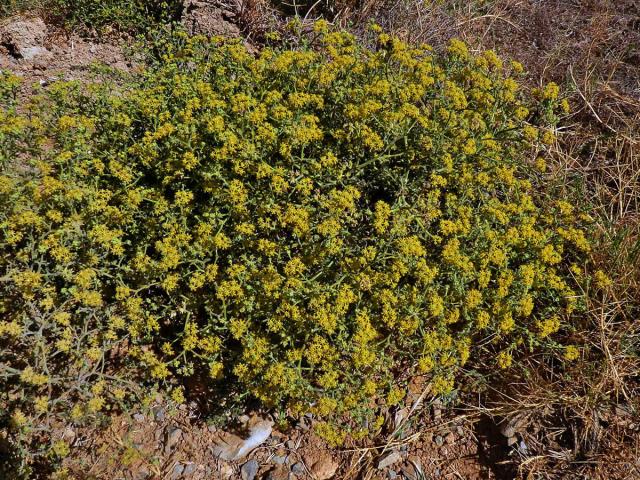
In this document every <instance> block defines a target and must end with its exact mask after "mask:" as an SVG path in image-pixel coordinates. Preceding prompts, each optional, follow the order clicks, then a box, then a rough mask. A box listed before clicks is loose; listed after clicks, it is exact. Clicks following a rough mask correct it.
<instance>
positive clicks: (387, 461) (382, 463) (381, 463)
mask: <svg viewBox="0 0 640 480" xmlns="http://www.w3.org/2000/svg"><path fill="white" fill-rule="evenodd" d="M400 460H402V455H401V454H400V452H390V453H387V454H386V455H384V456H382V458H380V460H378V465H377V466H376V467H377V468H378V470H382V469H383V468H387V467H390V466H391V465H393V464H394V463H397V462H399V461H400Z"/></svg>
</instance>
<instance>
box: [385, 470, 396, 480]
mask: <svg viewBox="0 0 640 480" xmlns="http://www.w3.org/2000/svg"><path fill="white" fill-rule="evenodd" d="M387 476H388V477H389V480H394V479H395V478H398V474H397V473H396V471H395V470H389V471H388V472H387Z"/></svg>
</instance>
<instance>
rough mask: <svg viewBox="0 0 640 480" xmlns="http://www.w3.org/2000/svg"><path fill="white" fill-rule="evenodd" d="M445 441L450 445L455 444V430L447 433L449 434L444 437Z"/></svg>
mask: <svg viewBox="0 0 640 480" xmlns="http://www.w3.org/2000/svg"><path fill="white" fill-rule="evenodd" d="M444 441H445V442H447V444H448V445H453V444H454V443H456V434H455V433H453V432H449V433H447V435H446V436H445V437H444Z"/></svg>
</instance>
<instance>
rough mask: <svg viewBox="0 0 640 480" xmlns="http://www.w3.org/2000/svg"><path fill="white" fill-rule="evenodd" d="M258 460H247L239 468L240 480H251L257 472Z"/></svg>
mask: <svg viewBox="0 0 640 480" xmlns="http://www.w3.org/2000/svg"><path fill="white" fill-rule="evenodd" d="M258 467H259V465H258V462H257V461H256V460H249V461H248V462H247V463H245V464H244V465H242V468H240V476H241V477H242V480H253V479H254V478H256V475H257V473H258Z"/></svg>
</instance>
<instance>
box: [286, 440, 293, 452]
mask: <svg viewBox="0 0 640 480" xmlns="http://www.w3.org/2000/svg"><path fill="white" fill-rule="evenodd" d="M285 446H286V447H287V448H288V449H289V450H294V449H295V448H296V442H294V441H293V440H287V442H286V443H285Z"/></svg>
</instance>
